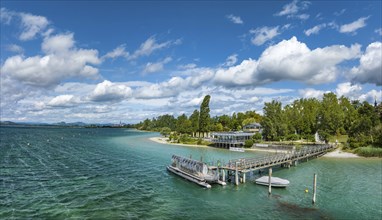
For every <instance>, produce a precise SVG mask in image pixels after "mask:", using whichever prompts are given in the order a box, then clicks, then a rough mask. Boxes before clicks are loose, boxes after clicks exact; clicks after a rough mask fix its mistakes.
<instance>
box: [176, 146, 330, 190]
mask: <svg viewBox="0 0 382 220" xmlns="http://www.w3.org/2000/svg"><path fill="white" fill-rule="evenodd" d="M333 148H335V146H334V145H318V146H309V147H303V148H302V149H300V150H291V151H289V152H287V153H282V154H276V155H270V156H266V157H262V158H241V159H235V160H230V161H229V162H228V163H227V164H221V163H220V162H218V163H216V164H217V166H213V164H212V166H211V165H208V164H207V163H204V162H202V161H194V160H191V159H185V158H183V157H179V156H173V159H174V158H175V159H177V158H180V160H181V162H182V161H183V162H184V161H186V162H188V161H192V164H191V165H194V164H199V165H200V164H201V165H203V166H205V169H204V171H203V172H204V174H207V171H208V172H212V173H215V174H214V175H215V176H216V178H217V180H216V181H212V182H216V183H224V184H221V185H225V181H226V177H227V179H230V177H234V183H235V184H236V185H239V182H242V183H245V181H246V174H247V173H249V172H254V171H257V170H262V169H264V170H266V169H269V168H270V169H271V168H272V167H275V166H281V167H288V168H289V167H290V166H292V165H294V166H297V164H298V163H299V161H304V160H306V161H308V160H309V159H310V158H317V157H319V156H321V155H323V154H325V153H326V152H328V151H330V150H332V149H333ZM173 165H174V164H173ZM174 166H176V167H178V165H177V164H175V165H174ZM186 168H187V169H186V170H185V172H186V171H187V172H190V171H189V165H186Z"/></svg>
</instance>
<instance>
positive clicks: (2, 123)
mask: <svg viewBox="0 0 382 220" xmlns="http://www.w3.org/2000/svg"><path fill="white" fill-rule="evenodd" d="M0 125H17V123H15V122H12V121H0Z"/></svg>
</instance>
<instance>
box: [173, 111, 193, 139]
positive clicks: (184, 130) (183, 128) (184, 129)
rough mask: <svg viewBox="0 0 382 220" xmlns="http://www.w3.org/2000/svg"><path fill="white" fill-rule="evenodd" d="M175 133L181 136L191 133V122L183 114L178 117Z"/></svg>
mask: <svg viewBox="0 0 382 220" xmlns="http://www.w3.org/2000/svg"><path fill="white" fill-rule="evenodd" d="M176 131H177V132H178V133H181V134H189V133H191V131H192V122H191V121H190V120H188V118H187V116H186V115H185V114H182V115H180V116H179V117H178V118H177V122H176Z"/></svg>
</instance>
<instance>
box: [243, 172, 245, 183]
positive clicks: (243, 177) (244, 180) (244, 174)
mask: <svg viewBox="0 0 382 220" xmlns="http://www.w3.org/2000/svg"><path fill="white" fill-rule="evenodd" d="M243 183H245V173H243Z"/></svg>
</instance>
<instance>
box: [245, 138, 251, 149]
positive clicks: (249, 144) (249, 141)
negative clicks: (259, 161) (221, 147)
mask: <svg viewBox="0 0 382 220" xmlns="http://www.w3.org/2000/svg"><path fill="white" fill-rule="evenodd" d="M252 146H253V141H252V140H246V141H245V143H244V147H245V148H250V147H252Z"/></svg>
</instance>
